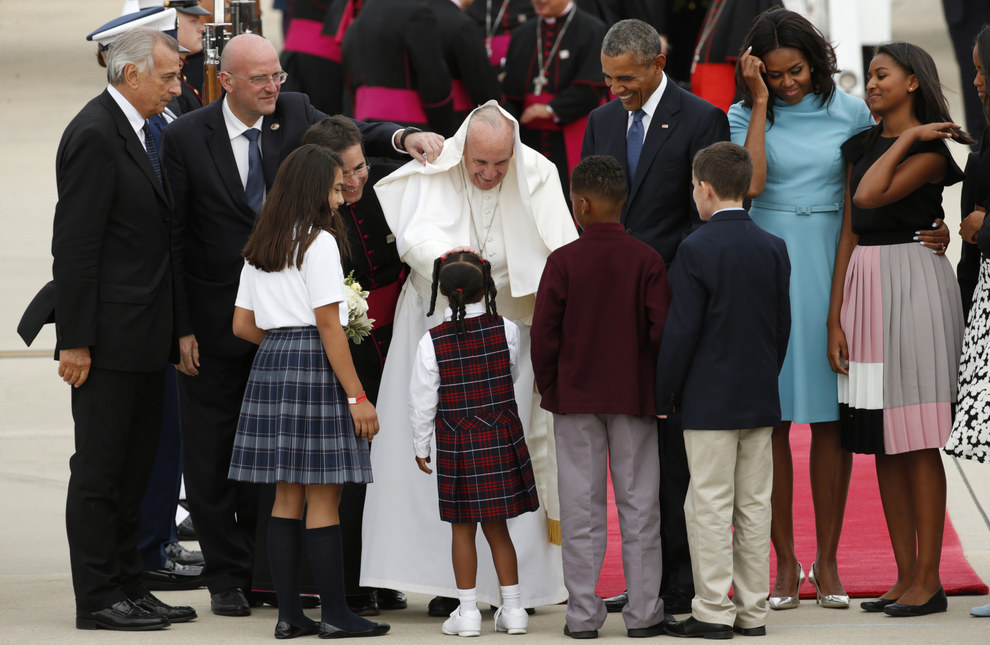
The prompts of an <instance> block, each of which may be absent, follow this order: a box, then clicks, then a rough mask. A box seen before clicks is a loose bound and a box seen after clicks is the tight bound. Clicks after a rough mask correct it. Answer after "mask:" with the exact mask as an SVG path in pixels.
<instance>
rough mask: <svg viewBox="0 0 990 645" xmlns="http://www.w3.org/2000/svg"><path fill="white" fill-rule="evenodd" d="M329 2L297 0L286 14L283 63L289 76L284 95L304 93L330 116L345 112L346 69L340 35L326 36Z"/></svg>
mask: <svg viewBox="0 0 990 645" xmlns="http://www.w3.org/2000/svg"><path fill="white" fill-rule="evenodd" d="M329 11H330V9H328V3H327V2H326V1H325V0H322V1H321V0H293V2H291V3H289V8H288V11H286V13H285V17H286V19H288V20H289V21H290V22H289V27H288V29H287V30H286V32H285V43H284V44H283V45H282V55H281V56H280V62H281V63H282V69H283V70H284V71H286V72H287V73H288V74H289V78H287V79H286V80H285V83H284V85H283V86H282V91H283V92H302V93H303V94H306V95H307V96H309V102H310V103H312V104H313V107H315V108H316V109H317V110H320V111H321V112H325V113H327V114H340V113H341V112H342V111H343V95H344V66H343V65H342V64H341V55H340V43H339V42H338V41H337V38H336V35H335V34H336V31H334V32H332V33H326V31H325V30H324V22H325V20H326V17H327V13H328V12H329Z"/></svg>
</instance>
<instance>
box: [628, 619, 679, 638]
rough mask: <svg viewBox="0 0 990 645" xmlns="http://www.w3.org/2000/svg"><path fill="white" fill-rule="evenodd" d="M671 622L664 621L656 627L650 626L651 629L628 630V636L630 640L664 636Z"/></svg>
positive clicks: (637, 628)
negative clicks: (665, 629)
mask: <svg viewBox="0 0 990 645" xmlns="http://www.w3.org/2000/svg"><path fill="white" fill-rule="evenodd" d="M669 622H670V621H667V620H666V619H664V620H661V621H660V622H659V623H657V624H656V625H650V626H649V627H633V628H631V629H627V630H626V636H628V637H629V638H653V637H654V636H659V635H660V634H663V632H664V628H665V627H666V626H667V625H668V623H669Z"/></svg>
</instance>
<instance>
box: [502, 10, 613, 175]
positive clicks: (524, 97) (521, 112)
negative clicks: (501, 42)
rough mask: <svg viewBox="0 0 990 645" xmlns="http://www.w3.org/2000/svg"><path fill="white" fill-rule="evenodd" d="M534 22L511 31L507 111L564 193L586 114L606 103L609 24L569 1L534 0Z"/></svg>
mask: <svg viewBox="0 0 990 645" xmlns="http://www.w3.org/2000/svg"><path fill="white" fill-rule="evenodd" d="M532 1H533V8H534V9H535V10H536V15H537V17H536V20H531V21H527V22H526V23H525V24H523V25H522V26H520V27H517V28H516V29H515V30H514V31H513V32H512V40H511V41H510V42H509V50H508V53H507V54H506V58H505V79H504V81H503V86H502V89H503V93H504V95H505V108H506V110H508V111H509V113H510V114H512V115H513V116H515V117H516V118H517V119H519V124H520V128H521V131H520V136H521V137H522V142H523V143H524V144H525V145H527V146H530V147H532V148H534V149H536V150H538V151H540V152H541V153H543V155H544V156H546V158H547V159H549V160H550V161H552V162H554V163H555V164H556V165H557V169H558V172H559V177H560V183H561V186H563V188H564V193H565V194H566V193H567V191H568V186H569V185H570V184H569V176H570V171H571V169H573V168H574V166H575V165H577V162H578V161H580V160H581V143H582V141H583V140H584V129H585V125H586V124H587V122H588V113H589V112H591V111H592V110H594V109H595V108H596V107H598V106H599V105H602V104H603V103H604V102H605V99H606V93H607V91H606V89H605V81H604V79H603V77H602V65H601V59H600V53H601V45H602V38H604V37H605V31H606V26H605V24H604V23H603V22H601V21H600V20H598V19H597V18H596V17H594V16H592V15H591V14H589V13H587V12H585V11H583V10H581V9H579V8H578V7H577V6H576V5H575V4H574V2H572V1H571V0H532Z"/></svg>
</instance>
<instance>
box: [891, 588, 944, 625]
mask: <svg viewBox="0 0 990 645" xmlns="http://www.w3.org/2000/svg"><path fill="white" fill-rule="evenodd" d="M948 608H949V599H948V598H947V597H946V595H945V589H943V588H942V587H939V588H938V591H936V592H935V595H934V596H932V597H931V598H929V599H928V602H926V603H925V604H923V605H902V604H901V603H899V602H895V603H894V604H892V605H887V606H886V607H884V608H883V613H885V614H887V615H888V616H895V617H897V618H906V617H910V616H927V615H928V614H937V613H939V612H943V611H946V610H947V609H948Z"/></svg>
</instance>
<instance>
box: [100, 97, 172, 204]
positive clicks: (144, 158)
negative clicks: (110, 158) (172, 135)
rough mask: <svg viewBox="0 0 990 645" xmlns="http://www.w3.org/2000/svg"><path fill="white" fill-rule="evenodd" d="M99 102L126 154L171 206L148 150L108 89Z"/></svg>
mask: <svg viewBox="0 0 990 645" xmlns="http://www.w3.org/2000/svg"><path fill="white" fill-rule="evenodd" d="M100 102H101V103H102V104H103V106H104V107H105V108H106V110H107V111H108V112H109V113H110V115H111V116H112V117H113V122H114V125H115V126H116V128H117V134H119V135H120V137H121V138H122V139H123V140H124V149H125V150H127V154H129V155H130V156H131V158H132V159H134V163H136V164H137V165H138V167H139V168H141V171H142V172H144V174H145V175H146V176H147V177H148V181H150V182H151V185H152V186H154V187H155V192H156V193H158V196H159V197H161V198H162V200H163V201H164V202H165V203H166V204H168V205H169V206H171V205H172V200H171V199H170V197H169V194H168V192H167V191H166V190H165V186H163V185H162V182H161V181H158V175H156V174H155V167H154V166H152V165H151V160H150V159H148V152H147V151H146V150H145V149H144V146H143V145H141V140H140V139H138V135H137V133H136V132H134V128H132V127H131V124H130V122H129V121H128V120H127V117H126V116H124V112H123V111H122V110H121V109H120V106H119V105H117V102H116V101H115V100H113V97H112V96H110V92H109V91H104V92H103V94H101V95H100ZM162 180H163V181H164V174H163V176H162Z"/></svg>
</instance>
